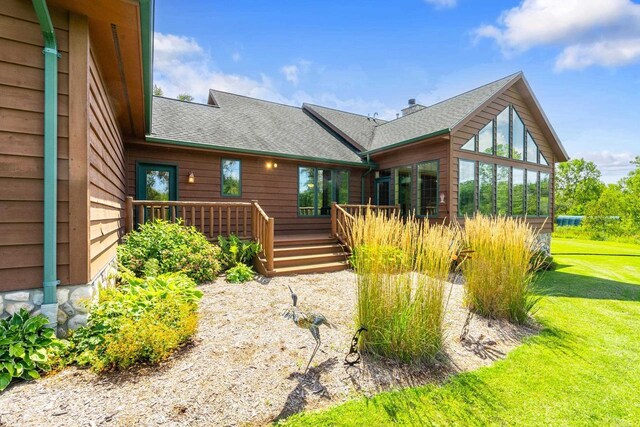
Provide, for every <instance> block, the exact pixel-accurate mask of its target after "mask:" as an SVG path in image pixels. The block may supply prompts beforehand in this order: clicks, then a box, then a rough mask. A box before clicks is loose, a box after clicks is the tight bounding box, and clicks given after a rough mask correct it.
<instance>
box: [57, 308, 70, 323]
mask: <svg viewBox="0 0 640 427" xmlns="http://www.w3.org/2000/svg"><path fill="white" fill-rule="evenodd" d="M68 318H69V316H67V313H65V312H64V310H60V309H58V325H64V322H66V321H67V319H68Z"/></svg>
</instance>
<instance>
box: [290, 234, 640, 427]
mask: <svg viewBox="0 0 640 427" xmlns="http://www.w3.org/2000/svg"><path fill="white" fill-rule="evenodd" d="M552 252H553V253H554V256H555V259H556V261H557V262H558V263H559V267H558V269H557V270H556V271H553V272H547V273H545V275H544V277H543V278H542V280H541V281H540V283H539V289H540V293H541V294H544V295H546V298H544V299H543V301H542V302H541V304H540V305H539V309H538V312H537V313H536V315H535V316H536V318H537V319H538V321H539V322H541V323H542V324H543V325H544V326H545V328H544V329H543V331H542V333H541V334H540V335H538V336H536V337H533V338H531V339H529V340H528V341H526V342H525V343H524V344H523V345H522V346H520V347H519V348H517V349H516V350H514V351H513V352H512V353H510V354H509V356H508V357H507V359H506V360H504V361H501V362H498V363H496V364H495V365H493V366H491V367H488V368H484V369H480V370H478V371H475V372H471V373H467V374H463V375H458V376H456V377H453V378H452V379H451V380H450V381H449V382H447V383H446V384H444V385H442V386H435V385H434V386H426V387H419V388H413V389H406V390H402V391H396V392H388V393H382V394H379V395H377V396H375V397H373V398H371V399H364V398H363V399H359V400H354V401H351V402H348V403H346V404H343V405H340V406H337V407H334V408H332V409H329V410H327V411H324V412H317V413H303V414H298V415H296V416H293V417H291V418H289V420H288V421H287V424H290V425H303V426H309V425H314V426H318V425H327V426H329V425H331V426H334V425H371V426H373V425H375V426H379V425H390V424H406V425H450V424H455V425H487V424H489V425H491V424H493V425H536V426H539V425H616V426H624V425H639V424H640V246H636V245H631V244H623V243H614V242H596V241H584V240H565V239H554V241H553V246H552Z"/></svg>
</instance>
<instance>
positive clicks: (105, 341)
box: [71, 273, 202, 371]
mask: <svg viewBox="0 0 640 427" xmlns="http://www.w3.org/2000/svg"><path fill="white" fill-rule="evenodd" d="M122 281H123V284H121V285H119V286H116V287H113V288H106V289H104V290H103V291H102V292H101V293H100V300H99V302H98V304H97V305H96V306H95V307H93V309H92V311H91V314H90V316H89V320H88V322H87V326H85V327H82V328H79V329H77V330H76V331H74V332H73V334H72V336H71V340H72V342H73V345H74V352H75V361H76V362H77V363H78V364H80V365H90V366H91V367H93V368H94V369H95V370H98V371H102V370H107V369H112V368H119V369H123V368H127V367H129V366H131V365H133V364H136V363H141V362H149V363H156V362H159V361H161V360H163V359H165V358H167V357H168V356H169V355H170V354H171V353H172V352H173V351H174V350H175V349H176V348H178V347H180V346H181V345H183V344H184V343H185V342H187V341H188V339H189V338H190V337H191V336H192V335H193V334H194V333H195V331H196V327H197V323H198V314H197V308H198V301H199V300H200V298H201V297H202V292H201V291H199V290H198V289H196V284H195V282H194V281H193V280H191V279H190V278H189V277H187V276H186V275H184V274H181V273H165V274H162V275H160V276H158V277H148V278H146V279H138V278H136V277H134V276H132V275H130V274H127V273H125V274H124V275H123V277H122Z"/></svg>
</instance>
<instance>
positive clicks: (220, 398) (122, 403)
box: [0, 271, 537, 426]
mask: <svg viewBox="0 0 640 427" xmlns="http://www.w3.org/2000/svg"><path fill="white" fill-rule="evenodd" d="M287 285H290V286H291V287H292V288H293V289H294V291H295V292H296V293H297V294H298V297H299V305H300V306H301V307H302V308H305V307H306V308H309V309H313V310H316V311H318V312H321V313H323V314H324V315H325V316H326V317H327V318H328V319H329V320H330V321H331V322H332V323H333V324H334V325H336V329H329V328H325V327H324V326H323V327H322V328H321V337H322V346H321V347H320V350H319V351H318V353H317V355H316V357H315V359H314V362H313V363H312V368H311V369H310V370H309V372H308V373H307V374H306V375H302V371H303V370H304V367H305V365H306V363H307V360H308V358H309V356H310V354H311V351H312V350H313V347H314V345H315V342H314V340H313V338H312V336H311V334H310V333H309V332H308V331H306V330H302V329H299V328H297V327H296V326H295V325H294V324H293V323H292V322H291V321H287V320H285V319H283V318H282V317H280V312H281V311H282V310H283V309H284V308H286V307H288V306H289V305H290V297H289V291H288V289H287ZM200 288H201V289H202V291H203V292H204V298H203V299H202V302H201V309H200V311H201V320H200V327H199V331H198V333H197V335H196V337H195V339H194V340H193V342H192V343H191V344H189V345H187V346H186V347H185V348H183V349H182V350H180V351H179V352H177V353H176V354H175V355H174V356H173V357H171V358H170V359H169V360H167V361H166V362H164V363H162V364H161V365H160V366H155V367H141V368H137V369H134V370H131V371H128V372H112V373H107V374H102V375H98V374H95V373H93V372H91V371H89V370H85V369H78V368H68V369H65V370H63V371H62V372H60V373H57V374H55V375H50V376H48V377H46V378H43V379H41V380H38V381H33V382H28V383H19V384H16V385H13V386H11V387H10V388H9V389H7V390H6V391H5V392H4V393H2V394H1V395H0V426H4V425H7V426H13V425H21V426H42V425H47V426H69V425H73V426H83V425H85V426H103V425H109V426H120V425H122V426H128V425H142V426H155V425H167V426H200V425H203V426H205V425H216V426H235V425H265V424H269V423H271V422H272V421H274V420H277V419H281V418H285V417H287V416H289V415H291V414H294V413H297V412H300V411H303V410H310V409H318V408H323V407H327V406H331V405H335V404H338V403H341V402H344V401H346V400H348V399H352V398H355V397H358V396H362V395H372V394H375V393H378V392H380V391H383V390H389V389H394V388H401V387H407V386H416V385H421V384H426V383H429V382H441V381H443V380H444V379H446V378H447V377H448V376H449V375H452V374H455V373H457V372H462V371H468V370H473V369H477V368H479V367H481V366H486V365H489V364H491V363H492V362H493V361H494V360H496V359H500V358H504V357H505V355H506V354H507V353H508V352H509V351H510V350H511V349H513V348H514V347H516V346H517V345H518V344H519V343H520V342H521V341H522V339H523V338H525V337H526V336H529V335H531V334H534V333H536V332H537V328H536V327H535V326H529V327H527V326H515V325H512V324H510V323H508V322H502V321H489V320H486V319H482V318H479V317H469V316H468V311H467V310H466V309H464V308H463V306H462V297H463V289H462V285H461V284H459V283H458V284H451V285H449V289H450V291H451V296H450V299H449V303H448V306H447V314H446V317H445V322H446V331H447V334H446V344H445V347H446V348H445V351H444V354H443V357H442V361H441V362H438V363H435V364H430V365H427V364H423V365H401V364H397V363H393V362H390V361H387V360H380V359H376V358H372V357H365V358H364V359H363V361H362V363H360V364H359V365H356V366H354V367H347V366H345V365H344V356H345V353H346V352H347V351H348V348H349V344H350V341H351V337H352V335H353V333H354V330H355V329H356V325H355V324H354V321H353V310H354V304H355V275H354V274H353V273H352V272H350V271H342V272H337V273H327V274H313V275H302V276H292V277H277V278H273V279H265V278H262V279H260V280H258V281H252V282H249V283H245V284H242V285H237V284H235V285H234V284H229V283H226V282H225V281H224V279H222V278H220V279H218V280H217V281H216V282H213V283H209V284H205V285H202V286H201V287H200ZM467 321H469V322H468V327H467V328H466V329H467V330H468V332H467V333H466V334H465V337H464V338H463V339H462V340H461V339H460V336H461V333H462V331H463V328H464V326H465V323H466V322H467Z"/></svg>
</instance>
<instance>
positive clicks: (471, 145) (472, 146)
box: [461, 135, 476, 151]
mask: <svg viewBox="0 0 640 427" xmlns="http://www.w3.org/2000/svg"><path fill="white" fill-rule="evenodd" d="M461 150H467V151H476V137H475V135H474V136H472V137H471V139H470V140H468V141H467V142H466V143H465V144H464V145H463V146H462V147H461Z"/></svg>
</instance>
